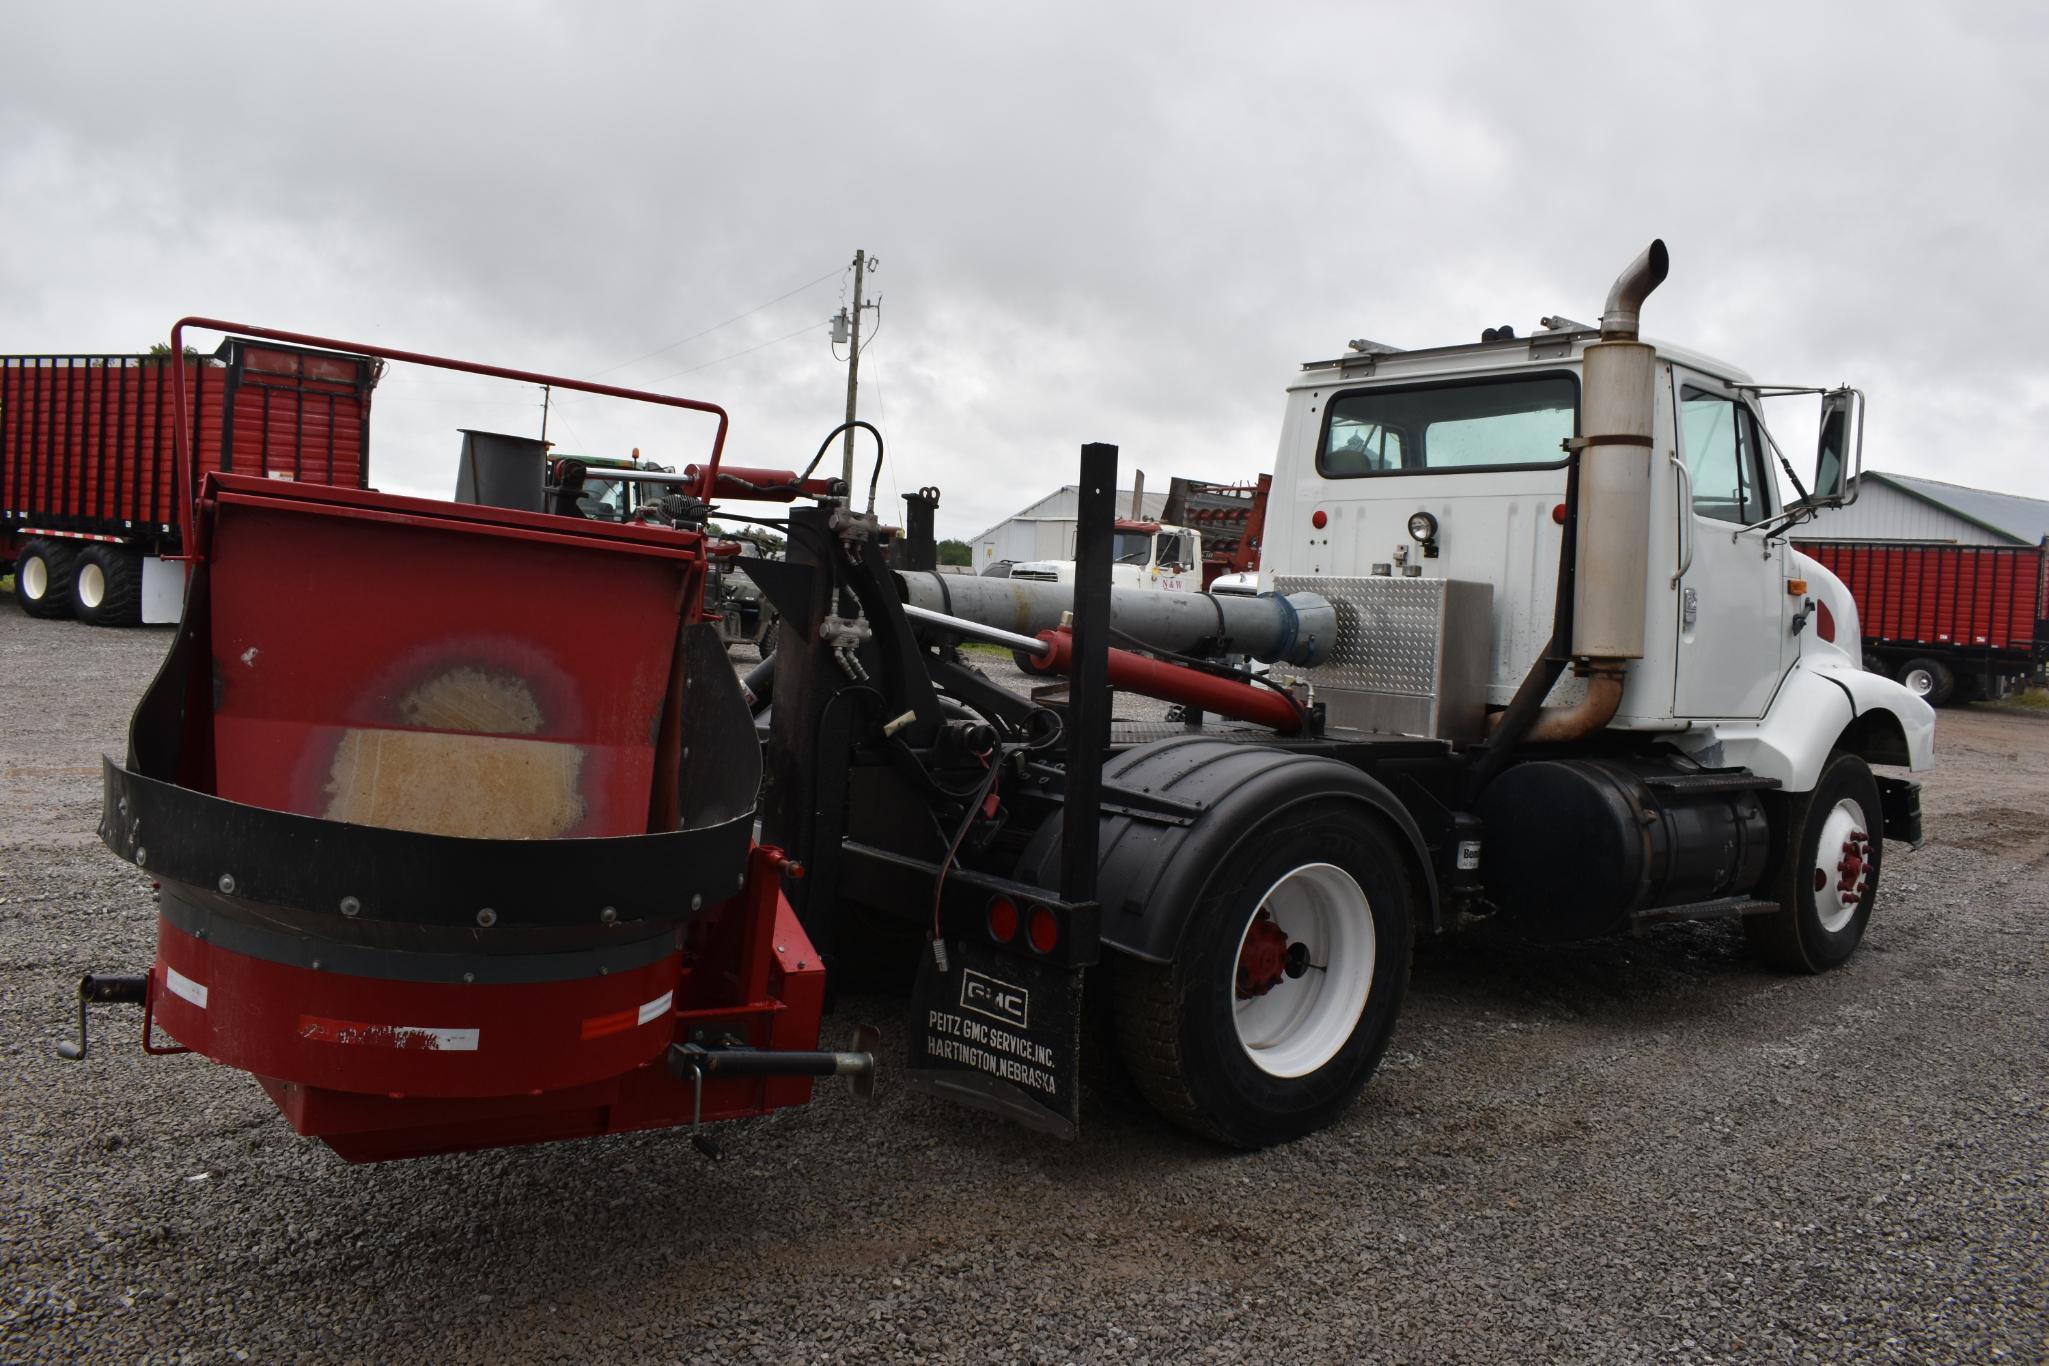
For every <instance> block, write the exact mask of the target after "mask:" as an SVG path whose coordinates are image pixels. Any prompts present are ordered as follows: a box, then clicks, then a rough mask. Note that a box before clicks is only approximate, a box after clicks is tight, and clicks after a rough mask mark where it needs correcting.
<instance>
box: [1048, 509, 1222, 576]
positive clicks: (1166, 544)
mask: <svg viewBox="0 0 2049 1366" xmlns="http://www.w3.org/2000/svg"><path fill="white" fill-rule="evenodd" d="M1111 553H1112V555H1113V556H1114V559H1115V562H1114V563H1113V564H1112V565H1111V566H1110V583H1111V585H1112V586H1113V587H1117V588H1160V589H1165V590H1166V591H1168V592H1171V593H1200V592H1201V591H1202V567H1203V560H1202V556H1203V548H1202V533H1201V532H1200V531H1197V530H1196V529H1195V528H1193V527H1185V526H1168V525H1166V524H1164V523H1161V522H1147V521H1138V520H1135V519H1132V518H1128V517H1120V518H1118V519H1117V527H1116V531H1115V533H1114V537H1113V540H1112V550H1111ZM1010 577H1011V578H1013V579H1032V580H1036V581H1038V582H1041V583H1066V584H1071V583H1073V582H1074V561H1073V560H1027V561H1025V562H1024V563H1022V564H1017V565H1013V566H1012V567H1011V570H1010Z"/></svg>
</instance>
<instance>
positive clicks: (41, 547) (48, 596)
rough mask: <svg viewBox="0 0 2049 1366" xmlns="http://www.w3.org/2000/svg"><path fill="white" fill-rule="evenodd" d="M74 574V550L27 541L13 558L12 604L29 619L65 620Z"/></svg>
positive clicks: (49, 542)
mask: <svg viewBox="0 0 2049 1366" xmlns="http://www.w3.org/2000/svg"><path fill="white" fill-rule="evenodd" d="M77 571H78V548H77V547H76V546H72V545H67V544H65V543H64V542H63V541H53V540H44V539H43V538H42V537H40V536H34V537H31V538H30V539H28V540H27V541H24V542H23V543H22V547H21V552H20V553H19V554H18V555H16V556H15V557H14V600H15V601H16V602H18V603H20V604H21V610H22V611H24V612H26V613H28V614H29V615H30V616H32V617H42V618H45V619H46V620H49V619H55V618H58V617H68V616H70V615H71V580H72V577H73V576H74V575H75V574H76V573H77Z"/></svg>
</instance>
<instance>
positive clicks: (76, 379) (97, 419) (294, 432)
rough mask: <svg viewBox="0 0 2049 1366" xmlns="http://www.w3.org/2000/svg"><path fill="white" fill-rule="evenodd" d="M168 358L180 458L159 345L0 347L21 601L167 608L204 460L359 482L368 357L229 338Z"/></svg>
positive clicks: (6, 528)
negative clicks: (186, 457) (183, 444)
mask: <svg viewBox="0 0 2049 1366" xmlns="http://www.w3.org/2000/svg"><path fill="white" fill-rule="evenodd" d="M176 368H177V369H178V370H180V371H182V373H183V374H184V376H185V378H184V389H185V393H184V404H185V411H186V413H187V420H188V421H189V423H190V424H191V430H190V431H189V432H188V433H187V434H186V436H187V442H188V446H189V450H190V453H191V460H190V463H187V464H184V465H182V466H181V465H180V464H179V463H178V460H177V456H176V450H177V446H176V443H175V442H174V439H173V430H172V429H173V427H174V425H175V417H174V410H175V408H176V404H177V397H176V395H174V394H173V392H172V384H173V379H174V375H173V370H174V367H173V366H172V365H171V363H170V357H168V356H167V355H164V354H161V353H159V354H153V355H38V356H0V563H6V564H11V565H12V566H13V571H14V592H15V597H16V599H17V600H18V601H19V602H20V603H21V605H22V607H23V609H25V610H26V611H27V612H28V613H29V614H30V615H32V616H39V617H62V616H76V617H77V618H78V619H80V620H81V621H87V622H92V623H95V624H98V625H106V626H125V625H133V624H136V623H138V622H153V623H155V622H173V621H176V620H177V619H178V612H179V607H180V603H181V601H182V598H183V596H184V584H185V581H184V571H183V566H182V561H183V560H184V559H185V557H186V555H187V553H188V552H187V546H188V537H187V533H188V530H189V522H190V519H191V507H192V499H193V497H194V495H195V494H196V492H197V490H198V487H199V480H200V479H201V478H202V477H203V476H205V475H206V474H209V473H213V472H216V471H218V472H224V473H236V474H253V475H256V476H258V477H262V478H270V479H290V480H301V481H308V482H314V483H323V484H341V485H346V486H348V487H352V488H362V487H365V486H367V484H368V482H369V475H370V392H371V390H372V389H373V388H375V387H376V384H377V378H378V367H377V364H376V362H375V361H373V360H371V359H370V358H369V357H367V356H353V355H335V354H330V353H326V352H321V351H315V350H309V349H306V348H303V347H293V346H284V345H278V344H274V343H260V342H252V341H249V340H247V339H244V338H230V339H228V340H227V341H226V342H224V343H223V344H222V346H221V348H220V350H219V352H218V353H217V354H215V355H213V356H208V357H200V356H197V355H195V356H192V357H189V358H186V363H185V364H183V365H181V366H179V367H176Z"/></svg>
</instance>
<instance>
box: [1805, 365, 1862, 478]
mask: <svg viewBox="0 0 2049 1366" xmlns="http://www.w3.org/2000/svg"><path fill="white" fill-rule="evenodd" d="M1863 417H1864V395H1863V394H1861V393H1859V392H1858V391H1857V390H1855V389H1831V390H1830V391H1829V392H1827V393H1825V394H1823V395H1822V396H1821V431H1820V435H1819V437H1818V439H1817V440H1816V442H1815V451H1814V485H1813V487H1812V488H1811V489H1810V490H1809V492H1808V501H1809V502H1810V503H1812V504H1813V505H1815V506H1817V507H1847V506H1849V505H1850V504H1851V503H1853V502H1855V501H1856V488H1855V485H1854V484H1853V483H1852V482H1851V480H1852V477H1853V475H1854V474H1856V473H1858V472H1861V471H1862V469H1863V468H1864V422H1863Z"/></svg>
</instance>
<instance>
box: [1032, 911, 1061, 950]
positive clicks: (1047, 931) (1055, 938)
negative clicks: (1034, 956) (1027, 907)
mask: <svg viewBox="0 0 2049 1366" xmlns="http://www.w3.org/2000/svg"><path fill="white" fill-rule="evenodd" d="M1031 939H1032V947H1033V948H1035V949H1037V950H1038V951H1039V952H1040V953H1051V952H1053V950H1054V949H1056V948H1058V947H1060V921H1059V918H1058V917H1056V916H1055V915H1054V914H1053V908H1052V907H1050V906H1034V907H1032V924H1031Z"/></svg>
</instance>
